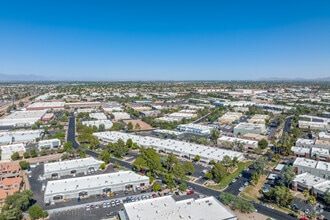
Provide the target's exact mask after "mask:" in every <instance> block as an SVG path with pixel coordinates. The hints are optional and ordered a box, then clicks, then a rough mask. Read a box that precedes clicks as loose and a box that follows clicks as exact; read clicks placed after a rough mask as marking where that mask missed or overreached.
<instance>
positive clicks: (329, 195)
mask: <svg viewBox="0 0 330 220" xmlns="http://www.w3.org/2000/svg"><path fill="white" fill-rule="evenodd" d="M323 199H324V201H325V203H326V204H327V205H330V191H329V190H327V191H326V192H325V193H324V197H323Z"/></svg>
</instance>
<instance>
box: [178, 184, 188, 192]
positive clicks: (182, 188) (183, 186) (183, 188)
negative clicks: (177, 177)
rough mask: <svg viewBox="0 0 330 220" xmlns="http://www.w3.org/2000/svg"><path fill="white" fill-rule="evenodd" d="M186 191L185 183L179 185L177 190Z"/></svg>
mask: <svg viewBox="0 0 330 220" xmlns="http://www.w3.org/2000/svg"><path fill="white" fill-rule="evenodd" d="M187 189H188V186H187V183H185V182H182V183H180V185H179V190H181V191H186V190H187Z"/></svg>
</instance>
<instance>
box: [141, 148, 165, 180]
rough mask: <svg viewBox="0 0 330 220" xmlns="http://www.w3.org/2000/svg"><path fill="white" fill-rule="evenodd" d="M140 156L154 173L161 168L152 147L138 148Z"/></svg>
mask: <svg viewBox="0 0 330 220" xmlns="http://www.w3.org/2000/svg"><path fill="white" fill-rule="evenodd" d="M140 153H141V157H142V158H143V159H144V160H145V161H146V164H147V167H148V168H149V170H150V172H151V173H152V174H153V175H154V174H156V173H158V172H160V171H161V170H162V164H161V162H160V158H159V155H158V153H157V152H156V150H155V149H153V148H144V147H142V148H140Z"/></svg>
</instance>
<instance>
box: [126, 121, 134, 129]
mask: <svg viewBox="0 0 330 220" xmlns="http://www.w3.org/2000/svg"><path fill="white" fill-rule="evenodd" d="M127 130H128V131H133V124H132V122H128V124H127Z"/></svg>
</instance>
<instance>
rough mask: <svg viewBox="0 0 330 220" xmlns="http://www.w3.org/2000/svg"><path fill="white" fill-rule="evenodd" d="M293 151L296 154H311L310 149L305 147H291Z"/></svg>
mask: <svg viewBox="0 0 330 220" xmlns="http://www.w3.org/2000/svg"><path fill="white" fill-rule="evenodd" d="M291 151H292V152H294V153H296V154H309V153H310V149H309V148H305V147H291Z"/></svg>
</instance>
